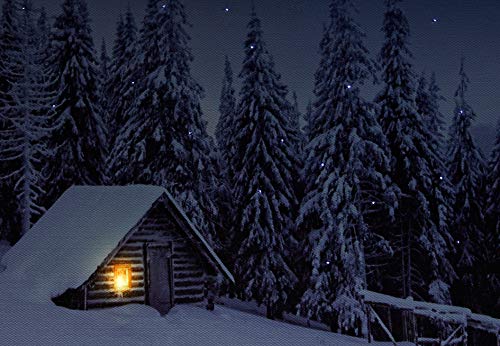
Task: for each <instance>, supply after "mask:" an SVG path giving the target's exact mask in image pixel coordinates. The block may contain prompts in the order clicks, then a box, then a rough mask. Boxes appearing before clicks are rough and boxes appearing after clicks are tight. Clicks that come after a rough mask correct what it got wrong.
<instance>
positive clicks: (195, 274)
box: [174, 270, 203, 281]
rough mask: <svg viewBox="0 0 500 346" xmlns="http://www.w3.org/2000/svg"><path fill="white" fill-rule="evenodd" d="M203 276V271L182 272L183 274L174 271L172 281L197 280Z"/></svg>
mask: <svg viewBox="0 0 500 346" xmlns="http://www.w3.org/2000/svg"><path fill="white" fill-rule="evenodd" d="M202 276H203V271H201V270H197V271H183V272H175V271H174V281H175V279H183V278H198V277H202Z"/></svg>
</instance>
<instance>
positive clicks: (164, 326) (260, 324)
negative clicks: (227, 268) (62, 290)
mask: <svg viewBox="0 0 500 346" xmlns="http://www.w3.org/2000/svg"><path fill="white" fill-rule="evenodd" d="M0 307H1V308H0V321H2V323H0V344H2V345H132V344H133V345H163V346H165V345H167V346H168V345H172V346H195V345H204V346H210V345H214V346H215V345H217V346H236V345H238V346H254V345H255V346H256V345H258V346H267V345H269V346H271V345H273V346H280V345H283V346H316V345H322V346H338V345H342V346H361V345H367V341H366V340H362V339H356V338H352V337H347V336H341V335H338V334H333V333H329V332H324V331H318V330H312V329H307V328H303V327H298V326H293V325H290V324H286V323H282V322H277V321H270V320H267V319H265V318H262V317H258V316H254V315H250V314H247V313H244V312H239V311H236V310H231V309H229V308H226V307H222V306H217V307H216V309H215V311H213V312H209V311H207V310H205V309H204V308H203V307H201V306H196V305H179V306H176V307H174V308H173V309H172V310H171V311H170V313H169V314H168V315H166V316H165V317H160V316H159V314H158V313H157V312H156V311H155V310H153V309H152V308H150V307H148V306H144V305H128V306H124V307H120V308H114V309H105V310H93V311H74V310H67V309H64V308H59V307H56V306H53V305H50V304H45V303H43V304H35V303H16V302H12V301H10V300H3V301H2V300H0ZM371 345H374V346H382V345H384V346H386V345H387V346H388V344H387V343H373V344H371Z"/></svg>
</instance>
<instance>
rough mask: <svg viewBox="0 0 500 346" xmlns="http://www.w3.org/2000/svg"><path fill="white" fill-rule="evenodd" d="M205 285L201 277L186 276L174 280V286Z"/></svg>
mask: <svg viewBox="0 0 500 346" xmlns="http://www.w3.org/2000/svg"><path fill="white" fill-rule="evenodd" d="M204 285H205V281H204V280H203V279H202V278H186V279H177V280H174V287H194V286H196V287H198V286H199V287H202V288H203V286H204Z"/></svg>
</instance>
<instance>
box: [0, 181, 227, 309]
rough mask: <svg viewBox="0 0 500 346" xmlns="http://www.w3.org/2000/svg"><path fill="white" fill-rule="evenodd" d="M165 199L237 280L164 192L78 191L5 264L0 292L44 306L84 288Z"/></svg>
mask: <svg viewBox="0 0 500 346" xmlns="http://www.w3.org/2000/svg"><path fill="white" fill-rule="evenodd" d="M163 195H166V196H167V197H168V199H169V200H170V201H171V202H172V203H173V204H174V206H175V207H176V208H177V209H178V211H179V212H180V214H181V215H182V217H183V218H185V219H186V221H187V222H188V224H189V226H190V227H191V228H192V229H191V231H192V232H193V233H194V234H195V235H196V237H197V238H198V239H199V240H200V242H201V243H202V245H203V246H204V247H205V248H206V250H207V252H208V253H209V255H210V257H211V258H212V260H214V261H215V262H217V265H218V267H219V269H220V270H222V271H224V274H226V275H227V276H228V277H229V278H230V279H231V280H233V278H232V275H231V273H229V271H228V270H227V268H226V267H225V266H224V264H223V263H222V262H221V261H220V259H219V257H218V256H217V255H216V254H215V252H214V251H213V250H212V249H211V247H210V246H209V245H208V243H207V242H206V241H205V239H204V238H203V236H202V235H201V234H200V233H199V232H198V230H196V228H195V227H194V226H193V224H192V223H191V222H190V221H189V219H188V218H187V216H186V215H185V213H184V212H183V211H182V209H181V208H180V207H179V206H178V205H177V204H176V203H175V201H174V199H173V198H172V196H171V195H170V194H169V193H168V192H167V191H166V190H165V189H164V188H161V187H157V186H147V185H130V186H73V187H71V188H70V189H68V190H67V191H66V192H65V193H64V194H63V195H62V196H61V197H60V198H59V199H58V200H57V201H56V203H55V204H54V205H53V206H52V207H51V208H50V209H49V210H48V211H47V212H46V213H45V215H44V216H43V217H42V218H41V219H40V220H39V221H38V222H37V223H36V224H35V225H34V226H33V228H32V229H31V230H30V231H29V232H28V233H27V234H26V235H25V236H24V237H23V238H22V239H21V240H20V241H19V242H18V243H17V244H16V245H15V246H14V247H13V248H11V249H10V250H9V251H8V252H7V253H6V254H5V255H4V257H3V258H2V264H4V265H5V266H6V267H7V268H6V270H5V271H4V272H3V273H2V274H1V275H0V286H3V285H4V282H8V283H9V286H11V287H13V284H15V286H17V287H20V286H19V285H22V291H23V292H22V293H21V294H22V295H23V296H30V297H32V298H34V299H37V300H40V301H43V300H46V299H47V298H48V297H49V298H50V297H54V296H57V295H59V294H61V293H63V292H64V291H66V289H68V288H76V287H78V286H80V285H81V284H82V283H84V282H85V281H86V280H87V279H88V278H89V276H90V275H91V274H92V273H93V272H94V271H95V270H96V269H97V267H98V266H99V265H100V264H101V263H102V262H103V260H104V259H105V258H106V257H107V256H108V255H109V253H110V252H112V251H113V250H114V249H115V248H116V247H117V246H118V244H119V242H120V241H121V240H122V239H123V238H124V237H125V235H127V233H128V232H129V231H130V230H131V229H132V228H133V227H134V226H135V225H136V224H137V223H138V222H139V221H140V220H141V218H142V217H143V216H144V215H145V214H146V212H147V211H148V210H149V209H150V208H151V206H152V205H153V204H154V203H155V202H156V201H157V200H158V199H159V198H160V197H162V196H163Z"/></svg>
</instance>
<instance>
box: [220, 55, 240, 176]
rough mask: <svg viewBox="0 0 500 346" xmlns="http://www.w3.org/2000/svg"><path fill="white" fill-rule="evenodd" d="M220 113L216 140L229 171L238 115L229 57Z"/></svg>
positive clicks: (225, 67)
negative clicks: (234, 128) (235, 119)
mask: <svg viewBox="0 0 500 346" xmlns="http://www.w3.org/2000/svg"><path fill="white" fill-rule="evenodd" d="M219 112H220V118H219V122H218V123H217V128H216V129H215V138H216V139H217V144H218V147H219V151H220V154H221V157H222V161H223V164H224V166H225V167H226V168H227V169H229V168H228V167H227V164H228V163H229V162H231V157H232V156H233V152H234V145H233V134H232V131H233V123H234V117H235V113H236V97H235V91H234V87H233V70H232V68H231V63H230V62H229V58H228V57H227V56H226V60H225V65H224V79H223V80H222V91H221V97H220V106H219Z"/></svg>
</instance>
